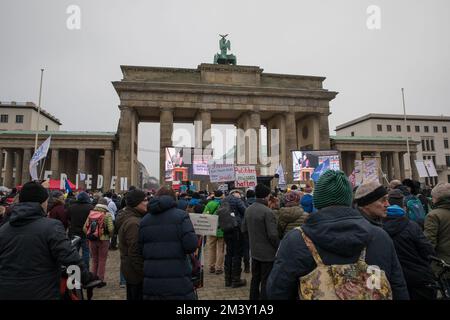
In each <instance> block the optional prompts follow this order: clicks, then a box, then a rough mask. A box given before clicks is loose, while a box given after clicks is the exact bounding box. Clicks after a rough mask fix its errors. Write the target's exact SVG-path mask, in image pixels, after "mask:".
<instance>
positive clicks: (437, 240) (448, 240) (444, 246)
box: [425, 199, 450, 278]
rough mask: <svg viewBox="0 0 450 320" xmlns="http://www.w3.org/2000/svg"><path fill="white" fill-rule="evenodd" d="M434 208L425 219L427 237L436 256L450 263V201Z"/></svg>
mask: <svg viewBox="0 0 450 320" xmlns="http://www.w3.org/2000/svg"><path fill="white" fill-rule="evenodd" d="M434 208H435V209H433V210H431V211H430V213H429V214H428V215H427V216H426V218H425V236H426V237H427V238H428V239H429V240H430V241H431V244H432V245H433V247H434V249H435V250H436V256H437V257H438V258H439V259H442V260H444V261H446V262H447V263H450V199H444V200H442V201H439V202H438V203H436V204H435V205H434ZM435 271H439V269H438V268H436V269H435ZM448 278H450V275H449V276H448Z"/></svg>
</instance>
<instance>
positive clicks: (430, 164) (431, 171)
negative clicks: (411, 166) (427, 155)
mask: <svg viewBox="0 0 450 320" xmlns="http://www.w3.org/2000/svg"><path fill="white" fill-rule="evenodd" d="M423 163H424V165H425V168H426V169H427V171H428V175H429V176H430V177H437V176H438V173H437V171H436V168H435V167H434V162H433V160H430V159H428V160H424V161H423Z"/></svg>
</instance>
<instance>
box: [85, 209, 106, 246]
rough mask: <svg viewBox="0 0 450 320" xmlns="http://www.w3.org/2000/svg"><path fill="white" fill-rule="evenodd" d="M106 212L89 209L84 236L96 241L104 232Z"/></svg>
mask: <svg viewBox="0 0 450 320" xmlns="http://www.w3.org/2000/svg"><path fill="white" fill-rule="evenodd" d="M105 218H106V213H105V212H101V211H91V212H90V213H89V216H88V221H87V228H86V229H87V233H86V238H87V239H88V240H91V241H98V240H100V237H101V236H102V235H104V234H105Z"/></svg>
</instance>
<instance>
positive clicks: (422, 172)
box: [414, 160, 428, 178]
mask: <svg viewBox="0 0 450 320" xmlns="http://www.w3.org/2000/svg"><path fill="white" fill-rule="evenodd" d="M414 164H415V165H416V168H417V172H418V173H419V177H421V178H428V171H427V168H426V167H425V163H424V161H423V160H414Z"/></svg>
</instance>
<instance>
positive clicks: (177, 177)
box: [165, 147, 213, 183]
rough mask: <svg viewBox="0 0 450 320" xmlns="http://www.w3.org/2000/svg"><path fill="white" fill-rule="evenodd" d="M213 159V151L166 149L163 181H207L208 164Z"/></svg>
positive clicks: (183, 148) (182, 148)
mask: <svg viewBox="0 0 450 320" xmlns="http://www.w3.org/2000/svg"><path fill="white" fill-rule="evenodd" d="M212 158H213V149H201V148H186V147H168V148H166V157H165V180H166V181H172V182H177V183H181V182H183V181H190V180H193V181H197V180H198V181H203V180H204V181H207V180H208V179H209V172H208V162H209V161H210V160H211V159H212Z"/></svg>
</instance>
